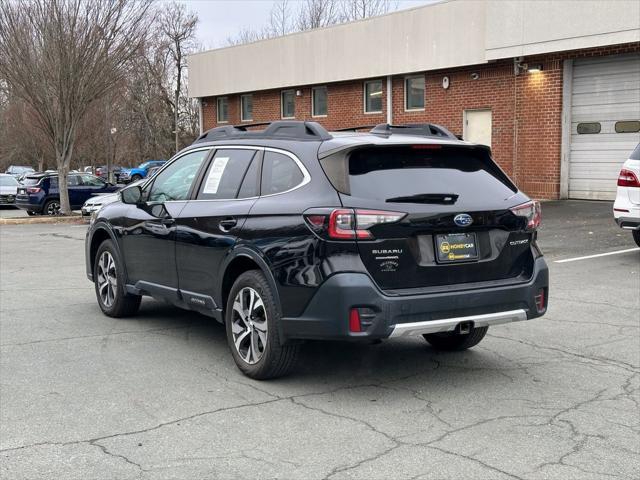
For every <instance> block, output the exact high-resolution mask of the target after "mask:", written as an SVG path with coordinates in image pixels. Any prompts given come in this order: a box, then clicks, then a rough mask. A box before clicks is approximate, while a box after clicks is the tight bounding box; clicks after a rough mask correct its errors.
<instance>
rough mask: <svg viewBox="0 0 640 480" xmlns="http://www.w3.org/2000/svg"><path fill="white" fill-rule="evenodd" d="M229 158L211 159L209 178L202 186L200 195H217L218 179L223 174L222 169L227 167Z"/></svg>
mask: <svg viewBox="0 0 640 480" xmlns="http://www.w3.org/2000/svg"><path fill="white" fill-rule="evenodd" d="M228 161H229V157H216V158H214V159H213V165H211V169H210V170H209V176H208V177H207V181H206V183H205V184H204V189H203V190H202V193H210V194H216V193H218V187H219V186H220V179H221V178H222V174H223V173H224V169H225V168H226V167H227V162H228Z"/></svg>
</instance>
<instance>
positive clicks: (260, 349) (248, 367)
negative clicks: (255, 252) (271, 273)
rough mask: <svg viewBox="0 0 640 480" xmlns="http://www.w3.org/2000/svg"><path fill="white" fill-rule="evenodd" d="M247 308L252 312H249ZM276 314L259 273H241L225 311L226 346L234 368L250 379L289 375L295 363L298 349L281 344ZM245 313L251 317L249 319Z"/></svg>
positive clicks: (279, 316)
mask: <svg viewBox="0 0 640 480" xmlns="http://www.w3.org/2000/svg"><path fill="white" fill-rule="evenodd" d="M252 296H253V302H252V300H251V297H252ZM234 305H235V309H234ZM251 305H253V309H252V311H250V312H249V310H250V309H249V307H250V306H251ZM241 312H243V313H244V316H242V314H241ZM280 312H281V310H280V305H278V304H277V303H276V301H275V296H274V294H273V291H272V290H271V287H270V286H269V283H268V282H267V279H266V278H265V276H264V275H263V273H262V272H261V271H259V270H250V271H248V272H245V273H243V274H242V275H240V276H239V277H238V278H237V279H236V281H235V283H234V284H233V287H231V291H230V292H229V298H228V300H227V308H226V310H225V328H226V331H227V343H228V344H229V349H230V350H231V354H232V355H233V360H234V361H235V362H236V366H237V367H238V368H239V369H240V371H241V372H242V373H244V374H245V375H246V376H248V377H250V378H253V379H256V380H266V379H269V378H276V377H281V376H283V375H286V374H287V373H289V372H290V371H291V369H292V367H293V366H294V364H295V362H296V359H297V356H298V350H299V346H298V345H282V341H281V339H280V334H279V333H278V332H279V328H278V327H279V323H280V318H281V313H280ZM247 313H250V314H253V315H252V316H251V318H248V316H247ZM265 340H266V343H265ZM252 347H253V348H252Z"/></svg>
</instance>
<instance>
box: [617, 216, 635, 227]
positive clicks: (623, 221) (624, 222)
mask: <svg viewBox="0 0 640 480" xmlns="http://www.w3.org/2000/svg"><path fill="white" fill-rule="evenodd" d="M616 223H617V224H618V226H619V227H620V228H624V229H625V230H640V218H639V217H617V218H616Z"/></svg>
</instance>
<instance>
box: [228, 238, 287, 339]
mask: <svg viewBox="0 0 640 480" xmlns="http://www.w3.org/2000/svg"><path fill="white" fill-rule="evenodd" d="M238 257H245V258H250V259H251V260H253V261H254V262H255V263H256V265H258V267H259V268H260V270H261V271H262V273H263V274H264V276H265V278H266V279H267V283H268V284H269V286H270V287H271V290H272V292H273V297H274V300H275V301H276V304H277V306H278V309H279V310H280V314H281V315H282V305H281V303H280V291H279V290H278V284H277V282H276V279H275V278H274V276H273V273H271V268H270V267H269V264H268V263H267V261H266V260H265V259H264V257H263V256H262V255H261V254H260V253H259V252H257V251H256V250H254V249H252V248H249V247H248V246H246V245H242V246H240V247H236V248H234V249H233V250H232V251H231V253H230V254H229V255H228V256H227V257H226V258H225V259H224V261H223V263H222V266H221V268H220V278H224V276H225V275H226V273H227V269H228V268H229V265H231V263H232V262H233V261H234V260H235V259H237V258H238ZM216 296H217V298H218V299H220V305H221V307H222V308H223V309H224V308H226V304H223V299H222V282H220V284H219V286H218V291H217V292H216ZM281 338H282V337H281Z"/></svg>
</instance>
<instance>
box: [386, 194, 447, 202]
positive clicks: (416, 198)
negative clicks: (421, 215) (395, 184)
mask: <svg viewBox="0 0 640 480" xmlns="http://www.w3.org/2000/svg"><path fill="white" fill-rule="evenodd" d="M458 197H459V195H456V194H454V193H418V194H416V195H407V196H406V197H393V198H387V199H386V200H385V201H386V202H389V203H437V204H440V205H453V204H454V203H456V200H458Z"/></svg>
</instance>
